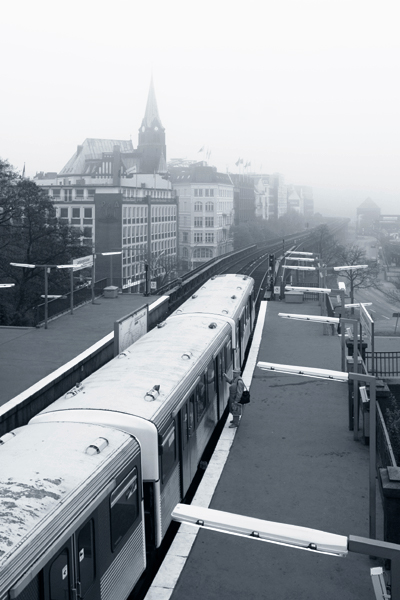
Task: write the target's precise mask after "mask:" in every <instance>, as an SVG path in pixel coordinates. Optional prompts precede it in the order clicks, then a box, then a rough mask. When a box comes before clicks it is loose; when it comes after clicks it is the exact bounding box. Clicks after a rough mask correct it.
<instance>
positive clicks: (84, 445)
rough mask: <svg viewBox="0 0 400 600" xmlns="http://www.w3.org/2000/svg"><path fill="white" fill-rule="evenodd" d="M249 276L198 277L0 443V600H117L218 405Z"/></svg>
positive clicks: (236, 356) (241, 339)
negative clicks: (178, 300)
mask: <svg viewBox="0 0 400 600" xmlns="http://www.w3.org/2000/svg"><path fill="white" fill-rule="evenodd" d="M254 320H255V308H254V281H253V279H252V278H251V277H248V276H245V275H218V276H214V277H212V278H211V279H210V280H209V281H207V282H206V283H205V285H203V286H202V287H201V288H200V289H199V290H198V291H197V292H196V293H195V294H193V296H192V297H191V298H190V299H189V300H187V301H186V302H185V303H183V304H182V305H181V306H180V308H178V309H177V310H176V311H175V312H174V313H173V314H172V315H171V316H170V317H168V318H167V319H166V320H165V321H164V322H162V323H159V324H158V326H157V327H156V328H154V329H153V330H151V331H150V332H149V333H147V334H146V335H144V336H143V337H142V338H140V339H139V340H137V341H136V342H135V343H134V344H133V345H132V346H130V347H129V348H128V349H127V350H125V351H124V352H122V353H121V354H120V355H119V356H117V357H116V358H114V359H113V360H111V361H110V362H109V363H108V364H106V365H105V366H104V367H102V368H101V369H99V370H98V371H96V372H95V373H93V374H92V375H91V376H89V377H88V378H87V379H85V380H84V381H83V383H82V384H80V385H78V386H76V387H75V388H73V389H72V390H71V391H70V392H68V393H66V394H65V395H64V396H63V397H62V398H59V399H58V400H57V401H55V402H54V403H53V404H51V405H50V406H49V407H47V408H46V409H45V410H43V411H42V412H41V413H39V414H38V415H36V416H35V417H33V418H32V419H31V421H30V422H29V424H28V425H26V426H24V427H21V428H18V429H16V430H14V431H13V432H11V433H8V434H6V435H4V436H3V437H2V438H0V600H6V599H7V600H9V599H14V598H15V599H18V600H39V599H40V600H41V599H44V600H61V599H62V600H65V599H68V600H76V599H85V600H98V599H101V600H111V599H112V600H124V599H126V598H127V597H128V595H129V594H130V592H131V591H132V589H134V588H135V585H136V584H137V582H138V581H139V579H140V578H141V576H142V575H143V573H144V572H145V570H146V568H147V567H148V565H149V562H150V560H151V558H152V557H154V554H155V553H157V549H158V548H159V547H160V546H161V543H162V541H163V539H164V538H165V535H166V532H167V529H168V527H169V525H170V523H171V512H172V510H173V508H174V507H175V505H176V504H177V503H179V502H181V501H182V500H184V498H185V496H186V494H187V491H188V489H189V486H190V484H191V483H192V481H193V478H194V476H195V473H196V471H197V469H198V464H199V461H200V458H201V456H202V454H203V452H204V450H205V448H206V446H207V443H208V442H209V440H210V438H211V435H212V433H213V431H214V429H215V427H216V425H217V423H218V421H219V420H220V419H221V417H222V415H223V414H224V411H225V409H226V406H227V402H228V396H229V386H228V385H227V383H226V381H225V379H224V378H223V376H222V374H223V373H224V372H226V373H227V374H228V375H231V373H232V369H233V368H239V367H241V366H242V365H243V361H244V358H245V350H246V346H247V344H248V342H249V338H250V335H251V331H252V329H253V325H254Z"/></svg>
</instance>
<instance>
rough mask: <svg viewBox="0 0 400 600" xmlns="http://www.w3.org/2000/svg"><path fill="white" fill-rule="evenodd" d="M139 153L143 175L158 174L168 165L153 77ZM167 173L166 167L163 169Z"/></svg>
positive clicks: (141, 127)
mask: <svg viewBox="0 0 400 600" xmlns="http://www.w3.org/2000/svg"><path fill="white" fill-rule="evenodd" d="M138 151H139V152H140V154H141V161H140V164H141V166H140V170H141V173H156V172H157V173H158V172H160V169H161V166H160V165H165V164H166V156H167V148H166V145H165V129H164V127H163V126H162V124H161V120H160V117H159V114H158V108H157V100H156V95H155V92H154V84H153V76H152V77H151V81H150V89H149V95H148V97H147V105H146V112H145V115H144V117H143V121H142V124H141V126H140V129H139V143H138ZM162 168H163V171H165V166H164V167H162Z"/></svg>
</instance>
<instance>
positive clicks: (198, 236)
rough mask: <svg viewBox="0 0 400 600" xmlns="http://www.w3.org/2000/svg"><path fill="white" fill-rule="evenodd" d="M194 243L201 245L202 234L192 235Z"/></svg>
mask: <svg viewBox="0 0 400 600" xmlns="http://www.w3.org/2000/svg"><path fill="white" fill-rule="evenodd" d="M194 241H195V243H197V244H198V243H200V244H202V243H203V234H202V233H195V234H194Z"/></svg>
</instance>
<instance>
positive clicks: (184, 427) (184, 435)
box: [181, 404, 190, 448]
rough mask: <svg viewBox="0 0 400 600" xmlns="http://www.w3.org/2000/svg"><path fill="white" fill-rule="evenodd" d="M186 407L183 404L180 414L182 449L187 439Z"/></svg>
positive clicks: (187, 421)
mask: <svg viewBox="0 0 400 600" xmlns="http://www.w3.org/2000/svg"><path fill="white" fill-rule="evenodd" d="M188 412H189V411H188V405H187V404H184V405H183V407H182V413H181V426H182V447H183V448H186V444H187V441H188V439H189V436H190V433H189V419H188Z"/></svg>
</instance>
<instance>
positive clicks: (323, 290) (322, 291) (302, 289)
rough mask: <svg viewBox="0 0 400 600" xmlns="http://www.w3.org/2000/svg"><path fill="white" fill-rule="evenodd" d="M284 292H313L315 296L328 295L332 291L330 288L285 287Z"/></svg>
mask: <svg viewBox="0 0 400 600" xmlns="http://www.w3.org/2000/svg"><path fill="white" fill-rule="evenodd" d="M285 290H289V291H291V290H293V291H299V292H315V293H316V294H329V293H330V292H331V291H332V290H331V289H330V288H317V287H301V286H298V285H287V286H286V287H285Z"/></svg>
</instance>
